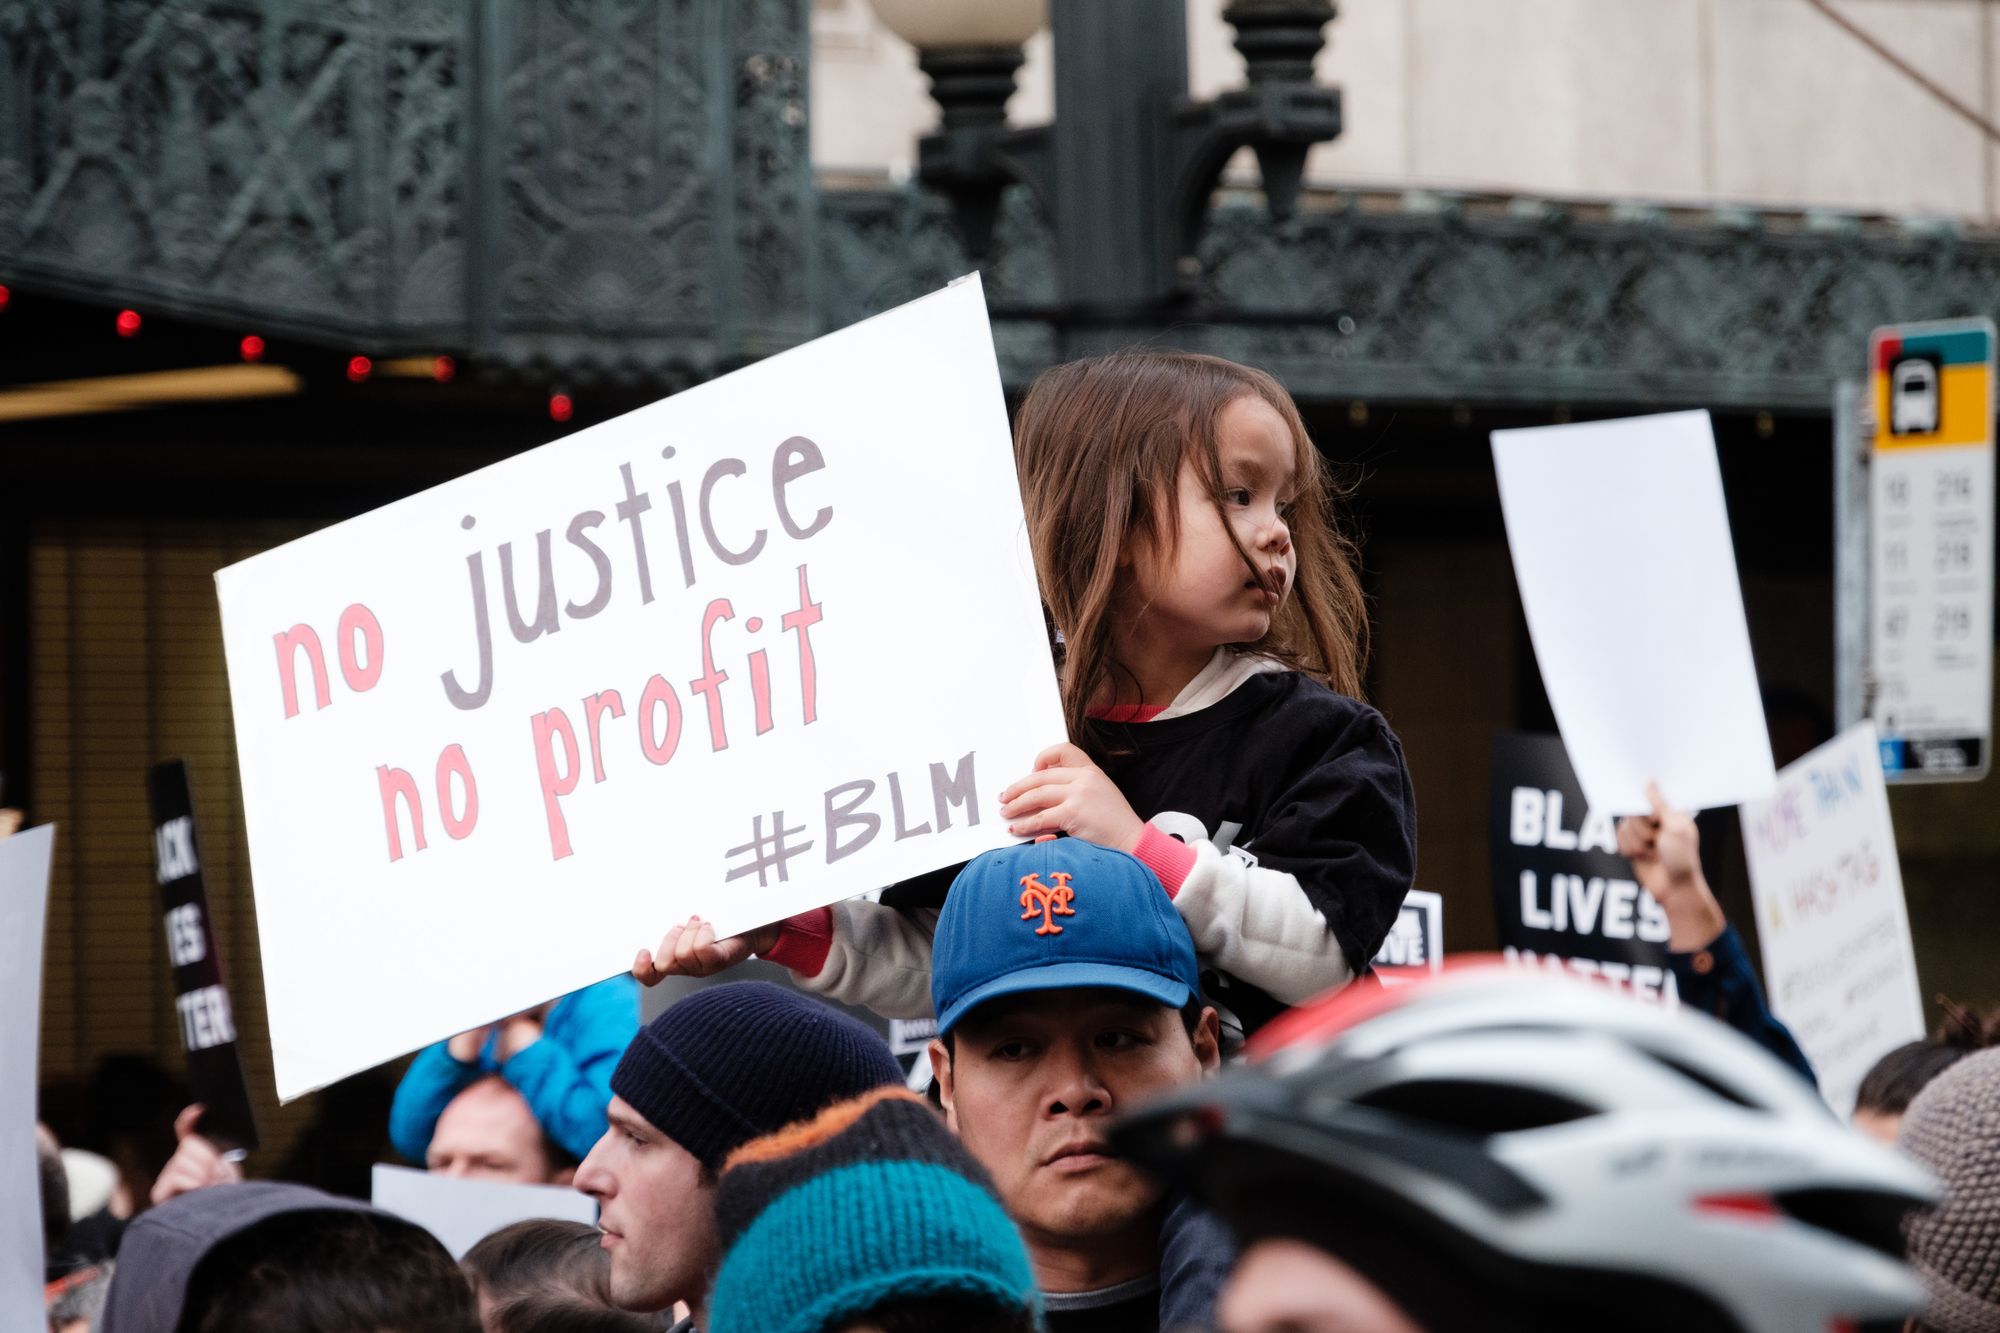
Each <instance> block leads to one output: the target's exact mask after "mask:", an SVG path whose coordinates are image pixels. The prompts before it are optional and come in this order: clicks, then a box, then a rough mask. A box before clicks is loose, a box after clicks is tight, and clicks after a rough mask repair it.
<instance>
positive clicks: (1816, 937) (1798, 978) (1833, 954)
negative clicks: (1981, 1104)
mask: <svg viewBox="0 0 2000 1333" xmlns="http://www.w3.org/2000/svg"><path fill="white" fill-rule="evenodd" d="M1742 818H1743V849H1744V853H1745V855H1746V857H1747V858H1748V860H1749V863H1750V887H1751V891H1752V894H1753V895H1754V897H1755V900H1756V904H1757V936H1758V939H1759V941H1760V942H1761V944H1762V946H1763V954H1764V978H1765V981H1766V984H1767V985H1768V986H1769V987H1770V1005H1771V1012H1772V1013H1774V1014H1776V1015H1777V1016H1778V1018H1779V1019H1780V1020H1782V1021H1783V1022H1784V1024H1785V1026H1786V1027H1788V1028H1790V1029H1791V1030H1792V1035H1793V1036H1794V1037H1796V1038H1797V1039H1798V1043H1799V1045H1800V1047H1801V1048H1803V1049H1804V1051H1805V1053H1806V1058H1807V1059H1808V1060H1810V1061H1812V1066H1813V1071H1814V1072H1815V1073H1816V1074H1817V1075H1818V1076H1819V1088H1820V1093H1821V1095H1823V1096H1824V1097H1825V1098H1826V1100H1827V1103H1828V1104H1829V1105H1830V1106H1832V1107H1833V1108H1834V1109H1835V1110H1836V1111H1838V1112H1840V1113H1841V1114H1842V1115H1847V1114H1849V1113H1850V1112H1852V1111H1853V1109H1854V1095H1855V1092H1856V1090H1857V1089H1859V1088H1860V1086H1861V1079H1862V1076H1863V1075H1864V1074H1866V1073H1867V1072H1868V1069H1869V1067H1870V1066H1871V1065H1873V1064H1874V1063H1875V1061H1876V1060H1878V1059H1880V1058H1881V1057H1882V1056H1883V1055H1884V1054H1886V1053H1887V1052H1889V1051H1890V1050H1893V1049H1894V1048H1895V1047H1897V1046H1900V1045H1902V1044H1903V1043H1904V1042H1908V1041H1915V1040H1917V1039H1918V1038H1920V1037H1922V1036H1923V1035H1924V1012H1923V1001H1922V998H1921V993H1920V992H1919V991H1918V989H1917V960H1916V954H1915V952H1914V950H1913V948H1912V947H1911V943H1910V919H1909V914H1908V912H1907V910H1906V909H1905V907H1904V903H1903V875H1902V871H1901V870H1900V869H1899V868H1898V866H1897V864H1896V832H1895V829H1894V828H1893V827H1892V826H1891V825H1890V823H1889V790H1888V786H1887V784H1886V783H1885V782H1884V781H1883V778H1882V760H1881V750H1880V745H1879V742H1878V740H1877V737H1876V734H1875V725H1874V723H1872V722H1863V723H1861V724H1859V725H1858V726H1854V727H1850V728H1848V729H1847V730H1846V731H1844V732H1842V733H1841V734H1840V735H1839V736H1836V737H1835V738H1834V739H1832V740H1830V741H1828V742H1827V743H1826V744H1825V745H1822V746H1820V747H1819V748H1818V749H1817V750H1814V751H1813V752H1812V753H1810V754H1808V755H1806V756H1805V757H1804V758H1802V759H1800V760H1798V761H1797V762H1795V763H1793V764H1790V765H1788V766H1787V767H1786V768H1785V770H1784V771H1783V772H1782V773H1780V774H1779V775H1778V789H1777V791H1776V793H1775V794H1773V795H1772V796H1771V797H1770V798H1769V799H1767V800H1762V801H1751V802H1749V803H1747V804H1745V805H1744V806H1743V809H1742Z"/></svg>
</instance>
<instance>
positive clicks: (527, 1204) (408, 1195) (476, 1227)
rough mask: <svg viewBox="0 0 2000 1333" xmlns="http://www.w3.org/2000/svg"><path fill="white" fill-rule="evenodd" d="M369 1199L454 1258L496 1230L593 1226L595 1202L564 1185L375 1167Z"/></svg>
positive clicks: (595, 1209)
mask: <svg viewBox="0 0 2000 1333" xmlns="http://www.w3.org/2000/svg"><path fill="white" fill-rule="evenodd" d="M369 1192H370V1196H371V1197H370V1201H371V1202H372V1203H373V1204H374V1205H375V1206H376V1207H377V1208H380V1209H381V1210H382V1211H383V1212H385V1213H394V1214H395V1215H396V1216H398V1217H400V1218H402V1219H404V1220H405V1221H408V1222H415V1223H416V1224H417V1225H418V1226H420V1227H422V1228H423V1229H424V1230H426V1231H428V1232H430V1233H431V1234H432V1235H433V1236H436V1237H437V1238H438V1240H439V1241H440V1242H442V1243H443V1245H444V1247H445V1248H446V1249H447V1250H450V1251H451V1257H452V1258H454V1259H463V1258H464V1257H465V1252H466V1251H467V1250H469V1249H471V1248H472V1247H473V1246H475V1245H477V1244H478V1243H479V1242H480V1241H482V1240H485V1239H486V1238H487V1237H488V1236H490V1235H492V1234H493V1233H494V1232H496V1231H498V1230H499V1229H500V1228H501V1227H505V1226H512V1225H513V1224H514V1223H516V1222H526V1221H529V1220H531V1219H534V1218H542V1217H549V1218H554V1219H556V1220H557V1221H562V1222H584V1223H588V1224H589V1225H591V1226H595V1225H597V1200H595V1199H593V1198H591V1197H590V1196H589V1195H588V1194H579V1193H577V1192H576V1191H575V1190H573V1189H570V1188H569V1187H568V1186H566V1185H517V1184H514V1183H513V1182H511V1181H505V1180H468V1179H466V1178H465V1177H462V1176H440V1175H434V1174H432V1173H431V1172H429V1171H415V1170H412V1169H410V1168H409V1167H407V1166H383V1165H378V1166H376V1168H375V1172H374V1176H373V1177H372V1184H371V1187H370V1191H369Z"/></svg>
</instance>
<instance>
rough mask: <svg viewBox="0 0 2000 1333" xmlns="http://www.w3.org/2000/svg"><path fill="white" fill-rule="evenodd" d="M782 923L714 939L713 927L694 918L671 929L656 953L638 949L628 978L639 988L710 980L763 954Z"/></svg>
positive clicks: (771, 944) (776, 940)
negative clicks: (674, 980) (681, 979)
mask: <svg viewBox="0 0 2000 1333" xmlns="http://www.w3.org/2000/svg"><path fill="white" fill-rule="evenodd" d="M783 925H784V923H783V922H782V921H773V922H772V923H771V924H770V925H768V926H759V927H757V929H755V930H749V931H745V932H744V933H743V934H741V935H731V936H729V937H728V938H727V939H720V940H718V939H717V938H715V927H714V926H712V925H710V924H709V923H708V922H706V921H703V920H702V919H701V918H700V917H698V916H691V917H689V918H688V919H687V924H686V925H684V926H675V927H674V928H673V929H672V930H670V931H668V932H667V934H666V938H665V939H663V940H661V941H660V948H659V951H658V952H657V953H652V952H648V951H647V950H645V949H641V950H639V956H638V957H637V958H635V959H633V960H632V975H633V976H635V977H637V978H638V979H639V984H640V985H642V986H656V985H658V984H659V983H660V982H661V981H663V980H665V979H666V978H668V977H711V976H714V975H715V974H716V973H717V972H723V971H727V970H728V969H730V968H732V967H735V966H736V965H737V964H738V963H740V962H743V961H744V960H745V959H747V958H749V957H750V955H752V954H759V953H765V952H767V951H769V950H770V948H771V947H772V946H773V945H775V944H776V943H777V942H778V931H779V930H780V929H781V928H782V927H783Z"/></svg>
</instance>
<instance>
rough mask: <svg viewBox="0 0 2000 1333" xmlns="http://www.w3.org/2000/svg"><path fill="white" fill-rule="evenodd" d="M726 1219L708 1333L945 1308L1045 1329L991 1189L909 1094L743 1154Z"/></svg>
mask: <svg viewBox="0 0 2000 1333" xmlns="http://www.w3.org/2000/svg"><path fill="white" fill-rule="evenodd" d="M715 1218H716V1229H717V1232H718V1234H719V1237H720V1239H721V1242H722V1246H723V1255H722V1266H721V1268H720V1269H719V1271H718V1272H717V1273H716V1275H715V1282H714V1284H713V1285H712V1286H711V1287H710V1288H709V1306H708V1318H707V1321H706V1322H705V1323H704V1324H703V1325H702V1328H703V1330H704V1333H832V1330H837V1329H839V1328H841V1327H842V1326H843V1325H845V1324H847V1323H849V1322H851V1321H853V1320H856V1319H859V1318H862V1317H864V1316H867V1315H869V1314H871V1313H876V1312H880V1311H883V1310H885V1309H887V1308H889V1307H893V1306H896V1305H900V1304H904V1303H907V1302H913V1301H924V1300H934V1299H939V1298H951V1299H954V1300H955V1301H956V1302H962V1303H964V1304H965V1305H966V1306H968V1307H970V1308H971V1309H974V1310H980V1309H986V1310H992V1311H993V1312H994V1313H996V1314H1001V1315H1005V1314H1014V1315H1016V1316H1017V1317H1018V1318H1019V1320H1020V1322H1021V1325H1022V1327H1024V1328H1027V1327H1032V1328H1036V1329H1039V1328H1041V1327H1042V1323H1041V1314H1040V1310H1041V1297H1040V1295H1039V1293H1037V1291H1036V1290H1035V1277H1034V1270H1033V1269H1031V1268H1030V1267H1029V1266H1028V1254H1027V1250H1026V1249H1025V1248H1024V1247H1023V1246H1022V1244H1021V1236H1020V1233H1019V1232H1017V1231H1015V1229H1014V1224H1013V1223H1012V1222H1010V1221H1009V1220H1008V1219H1007V1213H1006V1211H1005V1209H1003V1208H1002V1207H1001V1204H1000V1200H999V1198H998V1197H997V1196H996V1195H995V1194H994V1191H993V1183H992V1181H991V1179H989V1178H988V1176H987V1174H986V1172H985V1171H984V1170H982V1169H981V1168H980V1166H979V1163H978V1162H977V1161H975V1160H974V1159H973V1157H972V1155H971V1154H970V1153H969V1152H967V1151H966V1150H965V1148H964V1146H963V1145H961V1144H960V1143H959V1141H958V1139H957V1138H956V1137H955V1136H954V1135H953V1134H952V1132H951V1131H950V1130H949V1129H946V1128H945V1126H944V1122H943V1121H941V1120H940V1119H939V1118H938V1116H937V1113H936V1112H934V1111H933V1110H931V1108H930V1106H929V1105H928V1104H927V1103H926V1102H925V1101H924V1100H923V1099H922V1098H920V1097H918V1096H916V1095H915V1094H914V1093H912V1092H909V1091H908V1090H906V1089H903V1088H882V1089H878V1090H877V1091H875V1092H871V1093H868V1094H866V1095H864V1096H861V1097H857V1098H855V1099H853V1100H852V1101H847V1102H842V1103H840V1104H839V1105H837V1106H832V1107H829V1108H828V1109H827V1110H825V1111H824V1112H822V1113H821V1114H820V1115H819V1116H818V1117H817V1118H815V1119H813V1120H811V1121H809V1122H807V1123H804V1124H800V1125H794V1126H792V1127H791V1128H789V1129H787V1130H784V1131H782V1132H780V1133H777V1134H773V1135H770V1136H769V1137H767V1138H761V1139H757V1140H755V1141H753V1142H751V1143H749V1144H746V1145H745V1146H744V1147H742V1148H740V1149H738V1150H737V1151H736V1153H735V1154H734V1155H732V1156H731V1157H730V1159H729V1162H728V1165H727V1167H726V1168H725V1170H724V1171H723V1175H722V1182H721V1184H720V1186H719V1187H718V1188H717V1190H716V1195H715Z"/></svg>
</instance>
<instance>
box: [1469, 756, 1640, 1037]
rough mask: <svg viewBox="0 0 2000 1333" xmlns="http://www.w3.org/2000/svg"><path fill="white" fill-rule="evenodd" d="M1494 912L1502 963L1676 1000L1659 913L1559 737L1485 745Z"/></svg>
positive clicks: (1610, 821) (1613, 825) (1613, 826)
mask: <svg viewBox="0 0 2000 1333" xmlns="http://www.w3.org/2000/svg"><path fill="white" fill-rule="evenodd" d="M1491 799H1492V819H1491V824H1490V828H1491V845H1492V851H1493V911H1494V916H1495V919H1496V921H1497V923H1498V925H1499V932H1500V946H1501V950H1502V952H1503V953H1505V954H1506V956H1507V958H1508V959H1509V960H1510V961H1513V962H1517V963H1528V964H1535V965H1540V966H1544V967H1549V968H1559V969H1564V970H1567V971H1571V972H1576V973H1579V974H1581V975H1584V976H1594V977H1600V978H1602V979H1603V980H1605V981H1608V982H1610V983H1611V984H1612V985H1614V986H1616V987H1618V988H1619V989H1629V990H1631V991H1633V992H1635V993H1637V994H1639V995H1640V996H1642V997H1645V998H1660V997H1662V996H1667V997H1671V996H1673V995H1675V993H1676V988H1675V986H1674V978H1673V973H1672V972H1671V971H1669V970H1668V969H1667V965H1666V957H1667V947H1666V943H1667V933H1668V931H1667V916H1666V913H1665V911H1664V910H1662V909H1661V907H1660V905H1659V904H1658V903H1657V902H1655V901H1654V900H1653V897H1652V895H1651V894H1649V893H1647V892H1646V891H1645V889H1643V888H1641V887H1640V886H1639V883H1638V881H1637V880H1636V879H1635V878H1634V877H1633V875H1632V866H1631V863H1630V862H1628V861H1627V860H1626V859H1625V858H1624V857H1622V856H1620V855H1618V829H1617V821H1616V820H1615V819H1613V818H1612V817H1611V816H1610V815H1599V814H1593V813H1592V812H1591V811H1590V810H1589V808H1588V807H1587V806H1586V804H1585V802H1584V799H1583V787H1582V785H1581V784H1580V783H1578V782H1577V780H1576V773H1575V772H1574V771H1573V770H1572V769H1571V768H1570V763H1569V755H1568V754H1567V753H1566V752H1565V751H1564V750H1563V744H1562V738H1561V737H1559V736H1530V735H1519V734H1503V735H1499V736H1495V737H1494V738H1493V791H1492V798H1491Z"/></svg>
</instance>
